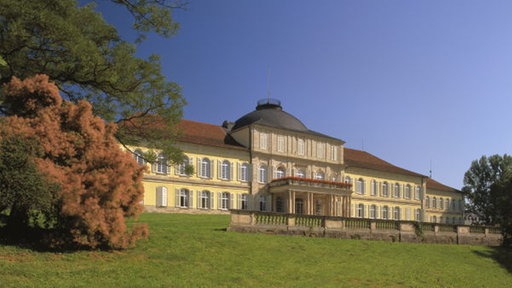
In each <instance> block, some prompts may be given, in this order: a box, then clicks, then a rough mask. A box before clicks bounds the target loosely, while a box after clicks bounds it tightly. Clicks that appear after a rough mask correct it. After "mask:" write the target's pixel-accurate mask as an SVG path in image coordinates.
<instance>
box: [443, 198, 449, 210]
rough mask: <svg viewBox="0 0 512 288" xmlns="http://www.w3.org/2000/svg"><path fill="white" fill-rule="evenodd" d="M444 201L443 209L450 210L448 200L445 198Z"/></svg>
mask: <svg viewBox="0 0 512 288" xmlns="http://www.w3.org/2000/svg"><path fill="white" fill-rule="evenodd" d="M444 201H445V202H444V203H445V204H444V209H446V210H448V209H450V199H449V198H446V200H444Z"/></svg>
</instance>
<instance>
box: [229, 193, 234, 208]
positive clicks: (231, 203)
mask: <svg viewBox="0 0 512 288" xmlns="http://www.w3.org/2000/svg"><path fill="white" fill-rule="evenodd" d="M234 196H235V195H233V194H232V193H229V207H228V208H229V209H233V208H234V207H233V202H234V201H233V198H235V197H234Z"/></svg>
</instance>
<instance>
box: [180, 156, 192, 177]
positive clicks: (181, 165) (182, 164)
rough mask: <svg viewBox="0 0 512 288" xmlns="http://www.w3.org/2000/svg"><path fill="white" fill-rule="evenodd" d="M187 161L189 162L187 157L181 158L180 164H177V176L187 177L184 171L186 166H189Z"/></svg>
mask: <svg viewBox="0 0 512 288" xmlns="http://www.w3.org/2000/svg"><path fill="white" fill-rule="evenodd" d="M189 161H190V160H189V159H188V157H187V156H185V157H184V158H183V162H181V163H180V164H178V168H177V172H178V174H179V175H182V176H184V175H187V170H186V168H187V166H188V165H189V163H190V162H189Z"/></svg>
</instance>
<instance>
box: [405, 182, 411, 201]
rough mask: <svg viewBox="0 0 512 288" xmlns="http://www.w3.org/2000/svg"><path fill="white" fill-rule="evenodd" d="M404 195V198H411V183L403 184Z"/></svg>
mask: <svg viewBox="0 0 512 288" xmlns="http://www.w3.org/2000/svg"><path fill="white" fill-rule="evenodd" d="M404 197H405V199H411V185H409V184H407V185H405V191H404Z"/></svg>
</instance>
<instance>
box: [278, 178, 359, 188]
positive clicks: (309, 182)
mask: <svg viewBox="0 0 512 288" xmlns="http://www.w3.org/2000/svg"><path fill="white" fill-rule="evenodd" d="M287 185H291V186H309V187H321V188H330V189H350V188H351V187H352V184H350V183H345V182H335V181H327V180H320V179H311V178H301V177H284V178H278V179H274V180H272V182H270V187H280V186H287Z"/></svg>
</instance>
